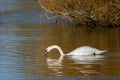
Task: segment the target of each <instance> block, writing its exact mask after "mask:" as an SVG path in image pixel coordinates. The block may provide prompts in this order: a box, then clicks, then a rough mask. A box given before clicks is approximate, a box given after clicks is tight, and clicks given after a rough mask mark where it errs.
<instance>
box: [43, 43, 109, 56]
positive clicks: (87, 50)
mask: <svg viewBox="0 0 120 80" xmlns="http://www.w3.org/2000/svg"><path fill="white" fill-rule="evenodd" d="M52 49H57V50H58V51H59V53H60V55H61V56H64V55H68V56H74V55H97V54H101V53H103V52H105V51H107V50H102V51H101V50H98V49H96V48H93V47H90V46H82V47H79V48H77V49H75V50H73V51H72V52H70V53H68V54H64V53H63V51H62V49H61V48H60V47H59V46H58V45H52V46H49V47H48V48H47V49H46V53H45V55H46V54H47V53H48V52H49V51H51V50H52Z"/></svg>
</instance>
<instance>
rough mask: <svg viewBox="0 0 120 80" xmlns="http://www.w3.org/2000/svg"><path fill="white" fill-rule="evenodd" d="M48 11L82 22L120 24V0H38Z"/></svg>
mask: <svg viewBox="0 0 120 80" xmlns="http://www.w3.org/2000/svg"><path fill="white" fill-rule="evenodd" d="M38 3H39V4H40V5H41V6H42V7H43V8H44V9H45V10H47V11H49V12H52V13H55V14H57V15H62V16H65V17H68V18H71V19H73V20H75V21H78V22H79V23H81V24H95V25H120V0H38Z"/></svg>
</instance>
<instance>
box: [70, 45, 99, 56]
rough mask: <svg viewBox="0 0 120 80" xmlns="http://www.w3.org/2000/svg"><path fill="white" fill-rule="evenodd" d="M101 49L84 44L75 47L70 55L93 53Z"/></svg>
mask: <svg viewBox="0 0 120 80" xmlns="http://www.w3.org/2000/svg"><path fill="white" fill-rule="evenodd" d="M98 51H99V50H98V49H96V48H92V47H90V46H83V47H79V48H77V49H75V50H74V51H72V52H70V53H69V54H68V55H92V54H93V53H95V52H98Z"/></svg>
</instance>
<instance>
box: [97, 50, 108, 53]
mask: <svg viewBox="0 0 120 80" xmlns="http://www.w3.org/2000/svg"><path fill="white" fill-rule="evenodd" d="M106 51H108V50H102V51H99V52H97V53H96V54H101V53H103V52H106Z"/></svg>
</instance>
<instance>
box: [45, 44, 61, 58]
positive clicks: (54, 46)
mask: <svg viewBox="0 0 120 80" xmlns="http://www.w3.org/2000/svg"><path fill="white" fill-rule="evenodd" d="M53 49H58V51H59V52H60V54H61V55H63V51H62V49H61V48H60V47H59V46H58V45H52V46H49V47H48V48H46V49H45V56H46V55H47V53H48V52H50V51H51V50H53Z"/></svg>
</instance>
